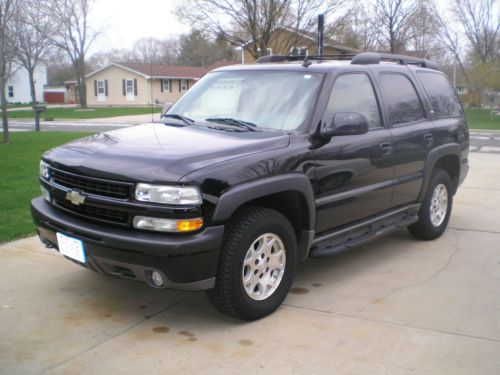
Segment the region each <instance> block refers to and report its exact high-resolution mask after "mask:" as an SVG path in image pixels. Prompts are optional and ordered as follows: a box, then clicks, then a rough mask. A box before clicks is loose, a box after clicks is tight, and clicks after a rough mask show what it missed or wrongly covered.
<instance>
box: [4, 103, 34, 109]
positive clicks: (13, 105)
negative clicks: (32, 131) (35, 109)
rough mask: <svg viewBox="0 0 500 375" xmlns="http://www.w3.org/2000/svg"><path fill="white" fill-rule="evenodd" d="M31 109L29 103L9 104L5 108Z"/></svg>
mask: <svg viewBox="0 0 500 375" xmlns="http://www.w3.org/2000/svg"><path fill="white" fill-rule="evenodd" d="M19 107H31V103H9V104H7V108H19Z"/></svg>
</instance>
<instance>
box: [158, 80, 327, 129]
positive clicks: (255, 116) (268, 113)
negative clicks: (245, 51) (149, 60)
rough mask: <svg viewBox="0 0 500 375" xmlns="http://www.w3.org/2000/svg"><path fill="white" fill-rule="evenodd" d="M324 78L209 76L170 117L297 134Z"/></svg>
mask: <svg viewBox="0 0 500 375" xmlns="http://www.w3.org/2000/svg"><path fill="white" fill-rule="evenodd" d="M321 79H322V75H321V74H318V73H309V72H287V71H227V72H214V73H209V74H207V75H206V76H205V77H203V78H202V79H201V80H200V81H199V82H198V83H197V84H196V85H195V86H194V87H193V88H192V89H190V90H189V91H188V92H187V93H186V95H184V96H183V97H182V99H181V100H179V101H178V102H177V103H176V104H175V105H174V106H173V107H172V108H171V109H170V110H169V111H168V114H176V115H181V116H184V117H186V118H190V119H193V120H195V121H210V122H220V123H222V124H229V125H235V124H236V125H242V123H243V122H244V123H247V124H250V125H251V126H252V127H255V128H267V129H273V130H295V129H297V128H298V127H300V126H301V125H302V124H304V122H305V121H306V119H307V116H308V114H309V113H310V111H311V109H312V106H313V104H314V101H315V99H316V96H317V94H318V91H319V86H320V83H321Z"/></svg>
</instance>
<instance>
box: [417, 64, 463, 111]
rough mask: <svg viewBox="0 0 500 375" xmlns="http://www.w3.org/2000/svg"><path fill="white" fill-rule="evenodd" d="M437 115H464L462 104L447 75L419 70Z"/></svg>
mask: <svg viewBox="0 0 500 375" xmlns="http://www.w3.org/2000/svg"><path fill="white" fill-rule="evenodd" d="M417 75H418V78H419V79H420V81H421V82H422V85H424V89H425V91H426V92H427V95H428V96H429V99H430V101H431V106H432V109H433V110H434V113H435V114H436V116H437V117H439V118H443V117H462V116H463V113H462V106H461V105H460V101H459V100H458V97H457V94H456V93H455V90H454V89H453V87H452V86H451V84H450V82H449V81H448V79H446V77H444V76H443V75H441V74H438V73H431V72H417Z"/></svg>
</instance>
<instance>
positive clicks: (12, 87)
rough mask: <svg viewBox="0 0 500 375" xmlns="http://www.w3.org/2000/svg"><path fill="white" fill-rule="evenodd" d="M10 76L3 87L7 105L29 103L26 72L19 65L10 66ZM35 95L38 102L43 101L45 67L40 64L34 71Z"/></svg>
mask: <svg viewBox="0 0 500 375" xmlns="http://www.w3.org/2000/svg"><path fill="white" fill-rule="evenodd" d="M11 71H12V75H11V77H10V78H9V79H8V80H7V84H6V85H5V94H6V97H7V101H8V102H9V103H31V94H30V81H29V76H28V71H27V70H26V69H25V68H24V67H22V66H21V65H17V64H12V67H11ZM34 80H35V94H36V100H37V101H38V102H41V101H43V87H44V85H46V84H47V67H46V66H45V65H44V64H42V63H40V64H38V67H37V68H36V69H35V76H34Z"/></svg>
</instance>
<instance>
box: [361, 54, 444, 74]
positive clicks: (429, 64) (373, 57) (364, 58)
mask: <svg viewBox="0 0 500 375" xmlns="http://www.w3.org/2000/svg"><path fill="white" fill-rule="evenodd" d="M381 61H391V62H395V63H398V64H401V65H417V66H421V67H422V68H429V69H434V70H439V65H438V64H436V63H435V62H434V61H431V60H427V59H420V58H418V57H412V56H405V55H394V54H392V53H378V52H361V53H358V54H357V55H355V56H354V57H353V58H352V61H351V64H357V65H369V64H380V62H381Z"/></svg>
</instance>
